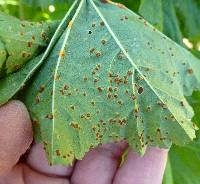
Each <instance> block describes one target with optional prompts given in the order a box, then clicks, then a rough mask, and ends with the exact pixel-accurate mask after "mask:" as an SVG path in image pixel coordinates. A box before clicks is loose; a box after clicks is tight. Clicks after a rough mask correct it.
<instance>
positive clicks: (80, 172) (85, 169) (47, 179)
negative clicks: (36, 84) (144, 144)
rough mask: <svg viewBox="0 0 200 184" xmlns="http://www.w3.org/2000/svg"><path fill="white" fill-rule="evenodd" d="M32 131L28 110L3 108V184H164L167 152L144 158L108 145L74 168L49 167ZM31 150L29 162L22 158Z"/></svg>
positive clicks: (123, 147)
mask: <svg viewBox="0 0 200 184" xmlns="http://www.w3.org/2000/svg"><path fill="white" fill-rule="evenodd" d="M32 136H33V134H32V127H31V121H30V117H29V114H28V112H27V109H26V107H25V106H24V104H23V103H21V102H20V101H11V102H9V103H7V104H6V105H4V106H2V107H1V108H0V184H49V183H51V184H94V183H95V184H152V183H153V184H161V183H162V178H163V173H164V168H165V165H166V160H167V150H163V149H158V148H149V149H148V150H147V152H146V154H145V155H144V157H139V156H138V155H137V154H136V153H134V152H133V151H132V150H129V152H128V155H127V159H126V161H125V162H124V164H123V165H122V166H121V167H119V161H118V160H119V159H120V156H121V154H122V153H123V152H124V150H126V148H127V144H126V143H124V142H122V143H118V144H116V143H115V144H107V145H103V146H100V147H98V148H96V149H94V150H92V151H90V152H89V153H87V154H86V156H85V157H84V159H83V160H82V161H76V162H75V163H74V165H73V166H72V167H63V166H52V167H50V166H48V164H47V160H46V158H45V153H44V151H43V149H42V145H39V144H32V146H31V147H30V145H31V143H32V140H33V138H32ZM27 150H28V154H27V158H26V159H25V160H24V161H23V162H22V161H19V158H20V157H21V155H22V154H24V153H25V152H26V151H27Z"/></svg>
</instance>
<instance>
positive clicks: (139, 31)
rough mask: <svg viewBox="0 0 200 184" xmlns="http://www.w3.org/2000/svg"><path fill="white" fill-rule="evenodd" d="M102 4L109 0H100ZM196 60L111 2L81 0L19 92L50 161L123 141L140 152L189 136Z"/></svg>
mask: <svg viewBox="0 0 200 184" xmlns="http://www.w3.org/2000/svg"><path fill="white" fill-rule="evenodd" d="M108 2H110V1H108ZM198 68H199V60H198V59H197V58H195V57H194V56H193V55H192V54H191V53H189V52H188V51H187V50H185V49H184V48H182V47H180V46H179V45H177V44H176V43H175V42H173V41H172V40H170V39H169V38H167V37H166V36H165V35H163V34H162V33H160V32H159V31H157V30H156V29H155V28H154V27H152V26H151V25H150V24H149V23H147V22H146V21H145V20H144V19H142V18H141V17H139V16H137V15H136V14H135V13H133V12H131V11H130V10H128V9H127V8H126V7H124V6H123V5H121V4H118V3H112V2H110V3H105V1H104V3H103V2H101V1H99V0H88V1H86V0H81V1H80V3H79V6H78V8H77V10H76V13H75V14H74V16H73V18H72V21H71V22H70V23H69V26H68V27H67V28H66V29H65V31H64V33H63V34H62V36H61V37H60V39H59V41H58V42H57V43H56V45H55V47H54V49H53V50H52V51H51V53H50V54H49V56H48V58H47V59H46V61H45V62H44V63H43V65H42V67H41V68H40V71H39V72H38V73H37V75H35V76H34V78H33V79H32V83H31V84H30V85H29V86H28V89H27V91H26V92H25V93H24V96H25V99H24V101H25V103H26V105H27V107H28V108H29V111H30V113H31V115H32V117H34V121H35V122H37V124H38V125H39V127H40V131H41V138H42V141H43V143H44V146H45V149H46V151H47V156H48V159H49V162H50V163H51V164H55V163H59V164H69V163H72V161H73V160H74V159H75V158H76V159H82V158H83V156H84V155H85V153H86V152H87V151H88V150H89V149H90V148H93V147H96V146H97V145H99V144H102V143H107V142H110V141H113V140H117V141H118V140H122V139H125V140H127V141H128V142H129V144H130V146H131V147H133V148H134V150H137V151H138V152H140V153H144V152H145V149H146V147H147V146H159V147H162V148H169V147H170V146H171V143H175V144H178V145H184V144H186V143H188V142H190V141H191V140H192V139H193V138H194V137H195V127H194V124H193V123H192V121H191V119H192V116H193V110H192V108H191V107H190V106H189V104H188V102H187V101H186V99H185V97H184V95H190V94H191V93H192V91H193V90H194V89H198V88H199V87H200V85H199V79H200V72H199V70H198Z"/></svg>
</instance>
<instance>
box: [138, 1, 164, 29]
mask: <svg viewBox="0 0 200 184" xmlns="http://www.w3.org/2000/svg"><path fill="white" fill-rule="evenodd" d="M139 13H140V14H141V15H142V16H143V17H144V18H145V19H146V20H148V21H149V22H150V23H151V24H152V25H154V26H155V27H156V28H157V29H159V30H160V31H163V11H162V0H152V1H149V0H142V1H141V4H140V8H139Z"/></svg>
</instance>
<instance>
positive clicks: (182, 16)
mask: <svg viewBox="0 0 200 184" xmlns="http://www.w3.org/2000/svg"><path fill="white" fill-rule="evenodd" d="M174 4H175V6H176V10H177V14H178V17H179V20H180V21H181V23H182V25H181V26H182V32H183V34H184V36H185V37H186V38H189V39H190V40H197V41H199V40H200V6H199V5H198V4H197V1H196V0H174Z"/></svg>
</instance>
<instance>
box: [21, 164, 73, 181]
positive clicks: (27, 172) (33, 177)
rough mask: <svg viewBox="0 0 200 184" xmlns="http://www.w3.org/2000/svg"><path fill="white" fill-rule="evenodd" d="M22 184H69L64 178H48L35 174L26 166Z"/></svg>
mask: <svg viewBox="0 0 200 184" xmlns="http://www.w3.org/2000/svg"><path fill="white" fill-rule="evenodd" d="M24 183H25V184H69V181H68V180H67V179H65V178H59V177H50V176H46V175H43V174H41V173H38V172H35V171H34V170H32V169H30V168H29V167H28V166H24Z"/></svg>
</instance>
